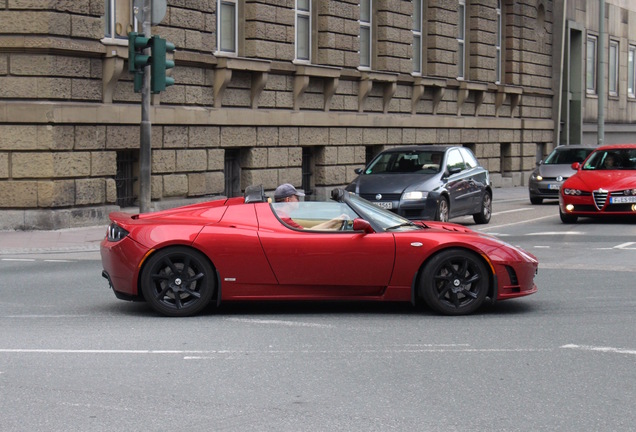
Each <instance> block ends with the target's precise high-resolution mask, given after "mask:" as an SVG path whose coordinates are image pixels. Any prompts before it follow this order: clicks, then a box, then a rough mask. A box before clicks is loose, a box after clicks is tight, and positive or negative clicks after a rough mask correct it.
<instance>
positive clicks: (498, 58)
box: [495, 0, 503, 84]
mask: <svg viewBox="0 0 636 432" xmlns="http://www.w3.org/2000/svg"><path fill="white" fill-rule="evenodd" d="M502 27H503V17H502V15H501V0H498V1H497V34H496V39H495V82H496V83H497V84H499V83H501V81H502V79H501V78H502V67H501V62H502V58H503V56H502V55H501V46H502V39H503V36H502V30H503V28H502Z"/></svg>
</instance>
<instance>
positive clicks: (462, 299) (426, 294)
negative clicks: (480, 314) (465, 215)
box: [419, 249, 490, 315]
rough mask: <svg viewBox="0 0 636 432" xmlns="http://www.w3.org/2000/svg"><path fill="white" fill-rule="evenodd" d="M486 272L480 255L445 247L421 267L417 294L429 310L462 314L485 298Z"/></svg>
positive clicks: (487, 282) (487, 274) (477, 305)
mask: <svg viewBox="0 0 636 432" xmlns="http://www.w3.org/2000/svg"><path fill="white" fill-rule="evenodd" d="M489 281H490V274H489V273H488V269H487V267H486V265H485V264H484V262H483V261H482V259H481V258H480V257H479V256H477V255H476V254H474V253H473V252H470V251H467V250H463V249H448V250H445V251H443V252H441V253H439V254H438V255H436V256H434V257H433V258H432V259H431V260H430V261H429V262H428V263H427V264H426V266H425V267H424V270H423V272H422V275H421V277H420V281H419V290H420V295H421V296H422V298H423V299H424V301H425V302H426V304H427V305H428V306H429V307H430V308H431V309H433V310H435V311H437V312H440V313H442V314H444V315H466V314H469V313H472V312H474V311H476V310H477V309H478V308H479V307H480V306H481V305H482V303H483V302H484V300H485V299H486V296H487V294H488V284H489Z"/></svg>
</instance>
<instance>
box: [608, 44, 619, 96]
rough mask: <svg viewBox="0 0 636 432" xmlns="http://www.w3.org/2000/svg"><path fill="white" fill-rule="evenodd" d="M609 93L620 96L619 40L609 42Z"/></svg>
mask: <svg viewBox="0 0 636 432" xmlns="http://www.w3.org/2000/svg"><path fill="white" fill-rule="evenodd" d="M608 79H609V89H608V91H609V94H610V96H618V41H615V40H610V43H609V77H608Z"/></svg>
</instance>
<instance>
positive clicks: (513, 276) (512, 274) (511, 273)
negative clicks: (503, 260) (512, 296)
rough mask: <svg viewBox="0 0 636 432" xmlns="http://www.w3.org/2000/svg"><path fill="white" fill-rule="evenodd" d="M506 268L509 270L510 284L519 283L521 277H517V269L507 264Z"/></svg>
mask: <svg viewBox="0 0 636 432" xmlns="http://www.w3.org/2000/svg"><path fill="white" fill-rule="evenodd" d="M506 270H507V271H508V277H509V278H510V285H519V279H518V278H517V273H516V272H515V270H514V269H513V268H512V267H510V266H506Z"/></svg>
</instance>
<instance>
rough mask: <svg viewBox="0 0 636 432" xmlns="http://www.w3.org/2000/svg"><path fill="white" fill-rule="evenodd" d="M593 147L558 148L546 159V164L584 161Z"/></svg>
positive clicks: (569, 163) (568, 163)
mask: <svg viewBox="0 0 636 432" xmlns="http://www.w3.org/2000/svg"><path fill="white" fill-rule="evenodd" d="M592 150H593V149H591V148H589V149H581V148H578V149H569V148H566V149H564V148H557V149H555V150H554V151H553V152H552V153H550V155H549V156H548V157H547V158H546V159H545V161H544V162H543V164H544V165H572V164H573V163H574V162H583V161H584V160H585V158H586V157H587V156H588V155H589V154H590V153H591V152H592Z"/></svg>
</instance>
